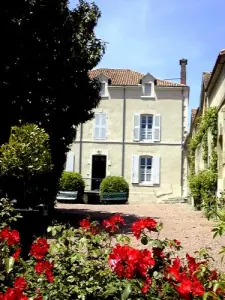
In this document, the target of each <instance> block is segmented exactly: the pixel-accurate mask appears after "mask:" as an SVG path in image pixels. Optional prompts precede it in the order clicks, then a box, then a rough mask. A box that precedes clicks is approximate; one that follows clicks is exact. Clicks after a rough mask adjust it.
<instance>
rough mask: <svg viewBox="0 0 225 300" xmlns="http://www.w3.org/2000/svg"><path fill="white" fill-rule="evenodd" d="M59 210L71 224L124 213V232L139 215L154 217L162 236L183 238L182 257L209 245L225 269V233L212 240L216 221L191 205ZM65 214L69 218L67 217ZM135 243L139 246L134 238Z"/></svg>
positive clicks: (67, 206)
mask: <svg viewBox="0 0 225 300" xmlns="http://www.w3.org/2000/svg"><path fill="white" fill-rule="evenodd" d="M57 211H58V213H59V215H61V216H67V217H68V215H69V219H70V220H72V223H74V224H77V223H78V222H79V220H80V219H81V218H83V217H87V216H90V218H91V219H92V220H99V221H101V220H103V219H104V218H107V217H109V216H110V215H111V214H114V213H121V215H122V216H123V217H124V219H125V221H126V227H125V228H124V232H125V233H127V234H130V233H131V231H130V227H131V224H132V222H133V221H134V220H136V219H137V218H139V217H154V218H158V219H159V220H161V222H163V225H164V227H163V230H162V232H161V234H160V236H161V238H164V237H168V238H171V239H174V238H175V239H177V240H180V241H181V243H182V246H183V250H182V251H181V253H180V254H181V256H183V255H185V253H187V252H188V253H190V254H193V253H194V252H195V251H196V250H198V249H200V248H210V249H209V252H210V254H212V255H213V257H214V258H215V262H214V263H213V265H214V266H215V267H217V268H219V269H223V270H225V262H224V263H223V264H221V261H220V258H221V256H220V255H218V252H219V251H220V249H221V247H222V246H223V245H225V236H224V237H217V238H215V239H213V234H212V232H211V230H212V228H213V226H214V223H213V222H212V221H208V220H207V219H206V218H205V217H204V216H203V213H202V212H199V211H194V210H193V208H192V207H191V206H189V205H188V204H140V205H139V204H129V205H85V204H84V205H83V204H58V205H57ZM67 217H66V219H67ZM132 244H133V245H134V246H135V245H138V244H139V242H138V241H136V239H135V238H133V239H132Z"/></svg>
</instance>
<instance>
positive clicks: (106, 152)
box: [89, 149, 110, 190]
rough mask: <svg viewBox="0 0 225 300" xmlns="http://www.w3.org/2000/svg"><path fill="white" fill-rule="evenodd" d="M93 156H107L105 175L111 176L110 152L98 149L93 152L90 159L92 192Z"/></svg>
mask: <svg viewBox="0 0 225 300" xmlns="http://www.w3.org/2000/svg"><path fill="white" fill-rule="evenodd" d="M93 155H105V156H106V170H105V174H106V176H110V171H109V165H110V164H109V152H108V150H102V149H97V150H92V151H91V155H90V159H89V164H90V167H89V174H90V190H91V177H92V156H93Z"/></svg>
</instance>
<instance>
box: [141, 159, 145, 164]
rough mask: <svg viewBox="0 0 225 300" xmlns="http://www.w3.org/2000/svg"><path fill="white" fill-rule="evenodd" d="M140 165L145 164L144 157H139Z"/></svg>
mask: <svg viewBox="0 0 225 300" xmlns="http://www.w3.org/2000/svg"><path fill="white" fill-rule="evenodd" d="M141 166H145V157H141Z"/></svg>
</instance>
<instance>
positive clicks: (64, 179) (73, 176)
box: [59, 171, 85, 200]
mask: <svg viewBox="0 0 225 300" xmlns="http://www.w3.org/2000/svg"><path fill="white" fill-rule="evenodd" d="M59 189H60V190H61V191H76V192H78V198H79V200H81V199H82V197H83V195H84V189H85V182H84V180H83V178H82V176H81V175H80V174H79V173H76V172H67V171H64V172H63V173H62V176H61V178H60V180H59Z"/></svg>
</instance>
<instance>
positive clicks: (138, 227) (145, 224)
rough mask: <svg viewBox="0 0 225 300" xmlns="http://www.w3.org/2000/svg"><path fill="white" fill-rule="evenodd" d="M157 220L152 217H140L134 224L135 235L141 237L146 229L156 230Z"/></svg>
mask: <svg viewBox="0 0 225 300" xmlns="http://www.w3.org/2000/svg"><path fill="white" fill-rule="evenodd" d="M156 225H157V222H156V221H155V220H154V219H152V218H146V219H140V220H137V221H136V222H134V223H133V224H132V232H133V234H134V236H135V237H136V238H137V239H139V238H140V236H141V233H142V232H143V231H144V229H148V230H149V231H153V230H154V231H155V230H156Z"/></svg>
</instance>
